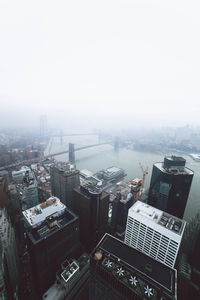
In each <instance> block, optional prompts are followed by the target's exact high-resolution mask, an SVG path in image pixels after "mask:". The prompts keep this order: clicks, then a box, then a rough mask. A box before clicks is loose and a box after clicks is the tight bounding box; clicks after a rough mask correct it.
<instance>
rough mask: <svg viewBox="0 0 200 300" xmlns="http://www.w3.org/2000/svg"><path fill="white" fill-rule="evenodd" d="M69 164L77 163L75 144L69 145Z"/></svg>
mask: <svg viewBox="0 0 200 300" xmlns="http://www.w3.org/2000/svg"><path fill="white" fill-rule="evenodd" d="M69 162H70V164H74V163H75V151H74V144H72V143H69Z"/></svg>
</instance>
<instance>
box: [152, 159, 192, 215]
mask: <svg viewBox="0 0 200 300" xmlns="http://www.w3.org/2000/svg"><path fill="white" fill-rule="evenodd" d="M185 163H186V160H185V159H184V158H182V157H177V156H166V157H165V159H164V163H156V164H154V165H153V171H152V175H151V183H150V188H149V197H148V204H150V205H152V206H154V207H156V208H158V209H161V210H163V211H165V212H167V213H169V214H172V215H174V216H176V217H178V218H183V215H184V210H185V207H186V204H187V199H188V195H189V191H190V187H191V183H192V178H193V175H194V173H193V171H191V170H190V169H188V168H186V167H185Z"/></svg>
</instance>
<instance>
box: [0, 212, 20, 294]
mask: <svg viewBox="0 0 200 300" xmlns="http://www.w3.org/2000/svg"><path fill="white" fill-rule="evenodd" d="M0 244H1V246H2V249H3V252H4V272H5V274H6V276H5V277H6V289H7V290H8V292H9V295H8V299H13V295H14V293H15V292H16V290H17V286H18V283H19V261H18V252H17V246H16V240H15V232H14V229H13V227H12V226H11V223H10V221H9V219H8V216H7V212H6V210H5V209H0Z"/></svg>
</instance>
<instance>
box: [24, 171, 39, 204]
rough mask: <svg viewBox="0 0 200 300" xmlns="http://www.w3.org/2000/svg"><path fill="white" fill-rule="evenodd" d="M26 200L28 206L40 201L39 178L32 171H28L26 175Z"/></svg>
mask: <svg viewBox="0 0 200 300" xmlns="http://www.w3.org/2000/svg"><path fill="white" fill-rule="evenodd" d="M23 181H24V200H25V202H26V208H31V207H33V206H36V205H37V204H38V202H39V199H38V188H37V180H36V179H35V176H34V174H33V173H32V172H26V174H25V176H24V179H23Z"/></svg>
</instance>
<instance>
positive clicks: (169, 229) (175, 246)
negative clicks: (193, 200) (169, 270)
mask: <svg viewBox="0 0 200 300" xmlns="http://www.w3.org/2000/svg"><path fill="white" fill-rule="evenodd" d="M185 224H186V222H185V221H183V220H181V219H178V218H176V217H174V216H172V215H169V214H167V213H165V212H163V211H161V210H159V209H156V208H154V207H152V206H150V205H147V204H145V203H143V202H141V201H137V202H136V203H135V204H134V205H133V206H132V207H131V208H130V209H129V212H128V219H127V225H126V234H125V243H126V244H128V245H130V246H133V247H134V248H136V249H138V250H140V251H142V252H144V253H145V254H147V255H149V256H151V257H153V258H154V259H156V260H158V261H160V262H162V263H164V264H166V265H167V266H170V267H174V265H175V262H176V258H177V254H178V250H179V247H180V243H181V240H182V236H183V232H184V228H185Z"/></svg>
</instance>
